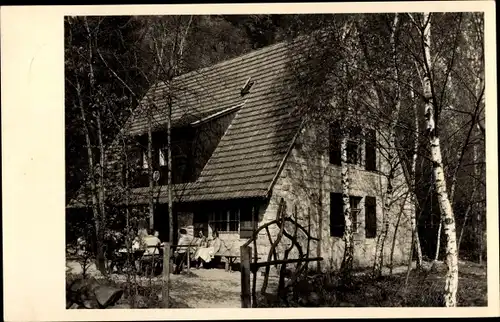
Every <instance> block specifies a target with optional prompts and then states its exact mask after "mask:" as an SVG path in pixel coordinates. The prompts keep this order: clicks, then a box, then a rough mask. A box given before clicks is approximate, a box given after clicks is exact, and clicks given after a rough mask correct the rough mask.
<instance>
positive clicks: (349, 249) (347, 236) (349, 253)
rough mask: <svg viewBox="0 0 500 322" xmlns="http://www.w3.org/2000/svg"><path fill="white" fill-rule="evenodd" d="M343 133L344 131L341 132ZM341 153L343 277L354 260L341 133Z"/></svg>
mask: <svg viewBox="0 0 500 322" xmlns="http://www.w3.org/2000/svg"><path fill="white" fill-rule="evenodd" d="M343 132H345V131H343ZM340 151H341V168H342V170H341V186H342V204H343V206H342V210H343V213H344V236H343V238H344V243H345V248H344V258H343V260H342V265H341V267H340V270H341V271H342V272H343V274H344V275H349V274H350V272H351V270H352V264H353V258H354V236H353V227H352V214H351V204H350V201H349V166H348V165H347V135H346V134H345V133H343V137H342V141H341V144H340Z"/></svg>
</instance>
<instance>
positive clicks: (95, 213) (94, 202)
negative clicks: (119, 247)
mask: <svg viewBox="0 0 500 322" xmlns="http://www.w3.org/2000/svg"><path fill="white" fill-rule="evenodd" d="M79 89H80V87H79V86H78V101H79V106H80V113H81V117H82V123H83V132H84V134H85V144H86V145H87V160H88V163H89V181H90V190H91V191H90V194H91V196H92V213H93V216H94V228H95V237H96V244H95V245H96V257H97V259H98V260H97V266H98V269H99V270H100V271H101V272H103V271H104V270H105V268H104V256H103V253H102V244H103V243H102V239H100V238H99V236H100V235H101V225H100V222H101V221H100V211H99V202H98V199H97V186H96V178H95V168H94V154H93V152H92V143H91V141H90V133H89V128H88V123H87V117H86V115H85V109H84V107H83V100H82V98H81V93H80V91H79Z"/></svg>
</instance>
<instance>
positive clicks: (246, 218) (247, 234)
mask: <svg viewBox="0 0 500 322" xmlns="http://www.w3.org/2000/svg"><path fill="white" fill-rule="evenodd" d="M256 214H257V208H256V207H251V206H247V207H242V208H241V209H240V238H251V237H252V235H253V232H254V230H255V229H256V228H257V227H256V224H257V221H256V218H257V216H256Z"/></svg>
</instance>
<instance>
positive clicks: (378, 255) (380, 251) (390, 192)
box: [373, 13, 401, 277]
mask: <svg viewBox="0 0 500 322" xmlns="http://www.w3.org/2000/svg"><path fill="white" fill-rule="evenodd" d="M397 26H398V14H397V13H396V14H395V15H394V21H393V25H392V30H391V36H390V43H391V48H392V59H393V63H394V66H393V68H392V73H393V74H394V79H395V80H396V84H395V85H396V101H395V105H394V111H393V112H392V113H391V117H390V118H391V119H390V125H389V138H388V142H387V143H388V144H387V163H388V164H389V173H388V175H387V188H386V192H385V201H384V210H383V215H382V216H383V224H382V231H381V233H380V235H379V238H378V239H377V245H376V246H375V248H376V250H375V262H374V265H373V275H374V276H375V277H379V276H381V275H382V267H383V264H384V246H385V241H386V239H387V235H388V233H389V219H390V216H391V207H392V204H393V199H394V189H393V180H394V172H395V171H396V168H397V160H396V153H395V149H396V126H397V124H398V119H399V111H400V109H401V99H400V97H401V89H400V84H399V72H398V68H397V66H398V62H397V55H396V53H397V51H396V43H395V39H394V38H395V32H396V28H397Z"/></svg>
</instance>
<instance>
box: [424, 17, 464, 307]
mask: <svg viewBox="0 0 500 322" xmlns="http://www.w3.org/2000/svg"><path fill="white" fill-rule="evenodd" d="M415 21H416V20H415ZM431 25H432V14H431V13H428V12H426V13H423V14H422V19H421V21H419V22H417V21H416V26H417V28H418V30H419V33H420V35H421V41H422V56H423V57H422V61H423V75H422V76H423V79H422V84H423V93H424V103H425V104H424V105H425V113H424V117H425V122H426V134H427V136H428V140H429V144H430V149H431V156H430V157H431V161H432V166H433V174H434V185H435V189H436V195H437V198H438V202H439V208H440V211H441V216H442V221H443V228H444V234H445V236H446V267H447V273H446V284H445V292H444V300H445V305H446V306H447V307H454V306H456V305H457V288H458V252H457V241H456V227H455V215H454V213H453V208H452V205H451V202H450V198H449V195H448V191H447V187H446V177H445V174H444V168H443V161H442V156H441V143H440V139H439V131H438V129H439V124H438V123H437V122H436V109H435V108H436V97H435V88H434V87H433V86H434V84H433V80H434V79H433V70H432V67H433V66H432V63H433V59H432V57H431V54H432V42H431Z"/></svg>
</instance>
